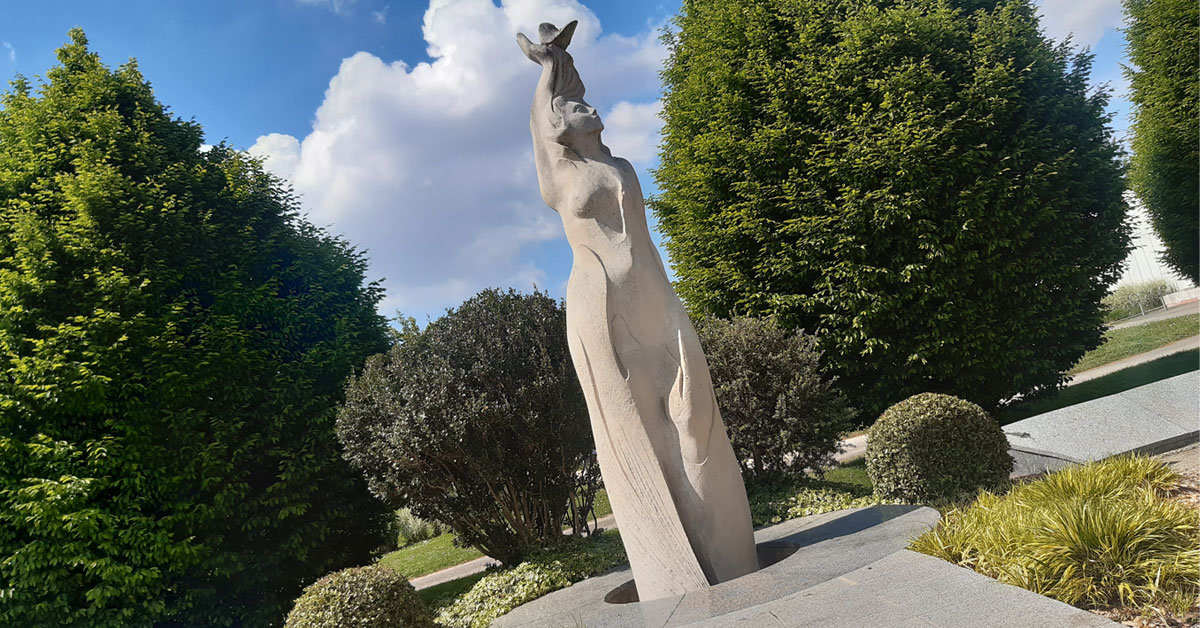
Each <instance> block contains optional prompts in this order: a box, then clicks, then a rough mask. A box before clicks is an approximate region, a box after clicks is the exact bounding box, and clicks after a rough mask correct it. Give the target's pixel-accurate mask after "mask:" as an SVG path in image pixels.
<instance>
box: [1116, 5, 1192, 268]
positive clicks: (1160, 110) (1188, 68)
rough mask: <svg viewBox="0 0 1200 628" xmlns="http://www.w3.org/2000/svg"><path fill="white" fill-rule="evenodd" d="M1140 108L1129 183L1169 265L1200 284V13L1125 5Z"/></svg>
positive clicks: (1130, 71) (1132, 80)
mask: <svg viewBox="0 0 1200 628" xmlns="http://www.w3.org/2000/svg"><path fill="white" fill-rule="evenodd" d="M1124 4H1125V17H1126V21H1127V24H1128V28H1126V29H1125V38H1126V41H1127V43H1128V47H1127V50H1128V52H1129V60H1130V62H1131V66H1130V67H1127V68H1125V74H1126V76H1127V77H1129V84H1130V100H1131V101H1132V102H1133V129H1132V130H1133V141H1132V144H1133V159H1132V160H1131V162H1130V167H1129V183H1130V185H1131V187H1132V188H1133V191H1134V192H1135V193H1136V194H1137V195H1138V197H1139V198H1140V199H1141V200H1142V202H1143V203H1145V205H1146V211H1147V213H1149V214H1150V222H1151V224H1152V225H1153V226H1154V230H1155V231H1156V232H1157V233H1158V237H1159V238H1161V239H1162V241H1163V245H1164V246H1165V249H1166V250H1165V251H1164V252H1163V255H1162V261H1163V262H1165V263H1166V264H1167V265H1168V266H1170V267H1171V268H1174V269H1175V270H1176V271H1178V272H1179V273H1180V274H1181V275H1183V276H1184V277H1187V278H1189V279H1191V280H1192V281H1193V282H1196V283H1200V212H1198V211H1197V208H1198V207H1200V149H1198V148H1197V145H1196V138H1197V136H1200V94H1197V91H1198V88H1197V86H1198V85H1200V60H1198V59H1197V55H1196V50H1197V48H1200V8H1198V7H1197V4H1196V2H1195V0H1125V2H1124Z"/></svg>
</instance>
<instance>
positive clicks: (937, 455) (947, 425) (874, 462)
mask: <svg viewBox="0 0 1200 628" xmlns="http://www.w3.org/2000/svg"><path fill="white" fill-rule="evenodd" d="M1012 465H1013V461H1012V456H1010V455H1009V454H1008V439H1006V438H1005V437H1004V432H1003V431H1002V430H1001V429H1000V425H999V424H997V423H996V422H995V421H994V420H993V419H992V417H991V416H989V415H988V413H987V412H985V411H984V410H983V408H980V407H979V406H977V405H975V404H973V403H971V402H969V401H964V400H962V399H959V398H957V397H951V396H950V395H939V394H936V393H922V394H919V395H914V396H912V397H909V398H908V399H905V400H904V401H901V402H900V403H898V404H896V405H894V406H892V407H890V408H888V409H887V410H886V411H885V412H884V413H883V415H881V416H880V417H879V420H878V421H876V422H875V425H873V426H872V427H871V431H870V435H869V436H868V440H867V474H868V475H869V476H870V477H871V483H872V484H873V485H874V486H875V494H876V495H879V496H880V497H884V498H887V499H899V500H903V501H908V502H925V501H929V500H931V499H937V498H941V497H952V496H954V495H959V494H961V493H964V492H967V491H974V490H977V489H979V488H983V487H990V486H995V485H997V484H1000V483H1002V482H1004V481H1005V480H1006V479H1007V478H1008V474H1009V472H1011V471H1012Z"/></svg>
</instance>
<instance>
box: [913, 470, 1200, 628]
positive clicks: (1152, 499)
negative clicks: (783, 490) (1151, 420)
mask: <svg viewBox="0 0 1200 628" xmlns="http://www.w3.org/2000/svg"><path fill="white" fill-rule="evenodd" d="M1178 479H1179V478H1178V476H1176V475H1175V473H1174V472H1172V471H1171V470H1170V469H1169V468H1168V467H1167V466H1166V465H1165V464H1163V463H1162V462H1160V461H1157V460H1154V459H1151V458H1144V457H1123V458H1115V459H1110V460H1105V461H1102V462H1096V463H1091V464H1088V465H1085V466H1080V467H1072V468H1069V469H1064V470H1062V471H1058V472H1055V473H1052V474H1050V475H1047V476H1046V477H1044V478H1041V479H1039V480H1036V481H1034V482H1030V483H1028V484H1022V485H1019V486H1017V487H1015V488H1013V489H1012V491H1011V492H1009V493H1008V494H1007V495H1003V496H1001V495H996V494H993V493H990V492H984V493H982V494H980V496H979V498H978V499H977V500H976V501H975V502H974V503H973V504H971V505H970V506H968V507H966V508H964V509H961V510H954V511H951V512H949V513H948V514H947V515H946V516H945V517H944V518H943V520H942V523H940V524H939V525H938V526H937V527H936V528H934V529H933V530H930V531H929V532H927V533H925V534H924V535H923V536H921V537H919V538H918V539H917V540H916V541H914V542H913V545H912V549H913V550H916V551H918V552H922V553H925V554H929V555H931V556H936V557H938V558H941V559H943V560H947V561H950V562H953V563H956V564H958V565H962V566H964V567H968V568H971V569H974V570H975V571H977V572H979V573H982V574H984V575H987V576H990V577H992V578H995V579H997V580H999V581H1001V582H1004V583H1007V584H1013V585H1016V586H1019V587H1022V588H1025V589H1029V590H1030V591H1033V592H1035V593H1039V594H1041V595H1046V596H1048V597H1052V598H1055V599H1057V600H1060V601H1063V602H1066V603H1067V604H1072V605H1074V606H1079V607H1082V608H1096V609H1120V608H1124V609H1128V610H1132V611H1133V612H1134V613H1136V614H1142V615H1164V614H1184V613H1187V612H1189V609H1193V608H1195V607H1196V606H1197V603H1198V601H1200V513H1198V512H1197V511H1196V510H1194V509H1191V508H1188V507H1187V506H1186V505H1184V504H1182V503H1179V502H1176V501H1172V500H1170V499H1168V498H1167V492H1168V491H1170V490H1171V489H1173V488H1175V487H1176V485H1177V482H1178Z"/></svg>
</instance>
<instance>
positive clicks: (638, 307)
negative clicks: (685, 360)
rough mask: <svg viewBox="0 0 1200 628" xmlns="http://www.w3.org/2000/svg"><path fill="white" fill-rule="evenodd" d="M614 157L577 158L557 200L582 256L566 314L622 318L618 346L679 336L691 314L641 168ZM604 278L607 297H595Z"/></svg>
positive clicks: (573, 243)
mask: <svg viewBox="0 0 1200 628" xmlns="http://www.w3.org/2000/svg"><path fill="white" fill-rule="evenodd" d="M613 162H614V163H604V162H594V161H588V162H582V163H577V164H574V167H575V168H577V169H579V172H576V173H575V174H576V176H575V177H574V178H573V181H574V185H573V187H572V188H571V189H570V190H568V191H566V193H565V194H564V195H563V202H562V204H561V207H559V208H557V209H558V210H559V214H560V216H562V220H563V227H564V229H565V231H566V234H567V241H568V242H569V243H570V244H571V249H572V251H573V252H574V256H575V264H574V266H573V268H572V270H571V278H570V280H569V281H568V283H567V315H568V318H570V319H576V320H578V319H579V318H580V317H583V318H588V319H590V318H593V317H597V316H600V315H603V316H604V317H605V318H606V319H607V322H608V323H609V324H610V325H611V324H614V319H619V320H617V321H616V322H615V324H616V325H618V326H619V327H620V329H617V330H614V331H612V332H611V333H612V338H611V341H612V342H613V343H614V348H615V349H616V350H617V351H618V352H622V351H626V350H630V349H635V348H646V347H651V346H658V345H662V344H663V343H672V344H673V343H675V342H677V334H678V331H679V324H680V322H681V321H680V318H681V317H684V316H686V315H685V314H684V312H683V307H682V305H681V304H680V303H679V299H678V297H676V296H675V292H674V290H672V288H671V284H670V282H669V281H668V280H667V276H666V271H665V270H664V268H663V264H662V258H661V257H660V256H659V254H658V250H657V249H656V248H655V247H654V243H653V242H652V241H651V239H650V232H649V227H648V226H647V223H646V215H645V207H644V205H643V202H642V196H641V187H640V186H639V185H638V181H637V175H636V173H635V172H634V171H633V167H632V166H630V165H629V163H628V162H627V161H625V160H623V159H614V160H613ZM597 273H603V275H604V276H603V278H600V277H595V276H594V275H596V274H597ZM597 280H600V281H603V285H604V286H605V290H604V294H605V298H604V299H603V301H602V302H598V301H597V299H596V296H597V295H596V284H595V283H594V282H595V281H597ZM581 308H583V309H584V310H585V311H580V309H581ZM634 312H636V316H635V315H633V314H632V313H634ZM688 331H691V330H690V326H689V329H688Z"/></svg>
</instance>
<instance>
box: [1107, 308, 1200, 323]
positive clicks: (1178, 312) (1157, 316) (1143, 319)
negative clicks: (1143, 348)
mask: <svg viewBox="0 0 1200 628" xmlns="http://www.w3.org/2000/svg"><path fill="white" fill-rule="evenodd" d="M1188 314H1200V301H1192V302H1191V303H1182V304H1180V305H1176V306H1175V307H1173V308H1168V309H1165V310H1155V311H1153V312H1150V313H1149V314H1147V315H1145V316H1135V317H1134V318H1130V319H1126V320H1124V321H1122V322H1120V323H1117V324H1116V325H1113V326H1112V327H1109V329H1123V328H1125V327H1136V326H1138V325H1145V324H1146V323H1151V322H1154V321H1161V320H1163V319H1164V318H1175V317H1177V316H1187V315H1188Z"/></svg>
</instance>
